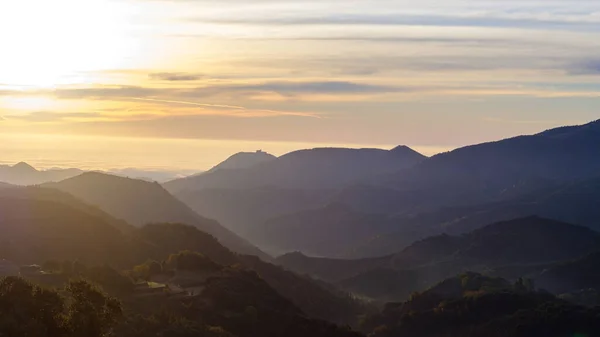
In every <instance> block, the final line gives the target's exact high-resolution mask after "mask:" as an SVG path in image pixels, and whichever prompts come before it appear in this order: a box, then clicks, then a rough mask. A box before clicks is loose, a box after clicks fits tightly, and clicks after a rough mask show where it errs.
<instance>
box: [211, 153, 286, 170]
mask: <svg viewBox="0 0 600 337" xmlns="http://www.w3.org/2000/svg"><path fill="white" fill-rule="evenodd" d="M274 159H277V157H275V156H274V155H272V154H269V153H267V152H264V151H262V150H257V151H256V152H239V153H236V154H234V155H232V156H231V157H229V158H227V159H226V160H225V161H223V162H221V163H220V164H219V165H217V166H215V167H213V168H212V169H210V171H208V172H215V171H218V170H239V169H246V168H250V167H253V166H256V165H259V164H262V163H265V162H268V161H271V160H274Z"/></svg>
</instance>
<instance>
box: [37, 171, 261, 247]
mask: <svg viewBox="0 0 600 337" xmlns="http://www.w3.org/2000/svg"><path fill="white" fill-rule="evenodd" d="M47 186H49V187H53V188H57V189H60V190H63V191H65V192H68V193H71V194H73V195H75V196H77V197H79V198H81V199H83V200H84V201H86V202H88V203H90V204H92V205H96V206H98V207H99V208H101V209H103V210H104V211H106V212H108V213H109V214H112V215H113V216H115V217H117V218H120V219H124V220H126V221H127V222H129V223H131V224H133V225H136V226H142V225H145V224H148V223H156V222H159V223H162V222H166V223H169V222H173V223H183V224H187V225H192V226H195V227H197V228H199V229H200V230H202V231H204V232H207V233H209V234H211V235H213V236H215V237H216V238H217V239H218V240H219V241H220V242H221V243H222V244H223V245H225V246H226V247H228V248H230V249H231V250H233V251H236V252H239V253H244V254H251V255H259V256H262V257H264V258H268V256H267V255H266V254H264V253H262V252H261V251H260V250H258V249H257V248H255V247H253V246H252V245H250V244H249V243H248V242H246V241H245V240H243V239H241V238H239V237H238V236H237V235H235V234H234V233H232V232H230V231H229V230H227V229H225V228H224V227H222V226H221V225H220V224H219V223H218V222H217V221H214V220H211V219H207V218H204V217H202V216H200V215H198V214H197V213H195V212H194V211H192V210H191V209H190V208H189V207H188V206H186V205H185V204H184V203H182V202H181V201H179V200H177V199H176V198H175V197H173V196H172V195H171V194H169V192H167V191H166V190H165V189H164V188H163V187H162V186H161V185H160V184H158V183H151V182H147V181H143V180H136V179H130V178H124V177H118V176H113V175H108V174H104V173H97V172H88V173H84V174H82V175H79V176H77V177H74V178H70V179H67V180H64V181H61V182H59V183H53V184H48V185H47Z"/></svg>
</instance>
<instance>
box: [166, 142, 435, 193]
mask: <svg viewBox="0 0 600 337" xmlns="http://www.w3.org/2000/svg"><path fill="white" fill-rule="evenodd" d="M403 152H405V153H399V152H398V151H397V152H392V151H387V150H380V149H346V148H315V149H306V150H299V151H294V152H291V153H288V154H286V155H283V156H281V157H279V158H276V159H272V160H269V161H266V162H264V163H262V164H260V165H255V166H252V167H249V168H246V169H240V170H217V171H213V172H209V173H206V174H202V175H198V176H193V177H188V178H185V179H178V180H174V181H171V182H168V183H166V184H164V186H165V187H166V188H167V189H168V190H169V191H171V192H172V193H175V194H177V193H180V192H182V191H185V190H201V189H206V188H227V189H242V188H257V187H265V186H277V187H282V188H302V189H320V188H332V187H340V186H343V185H345V184H349V183H353V182H355V181H357V180H360V179H361V178H364V177H367V176H370V175H374V174H381V173H392V172H395V171H398V170H401V169H405V168H408V167H411V166H413V165H415V164H417V163H419V162H421V161H422V160H424V159H425V158H426V157H425V156H423V155H421V154H418V153H416V152H414V151H403Z"/></svg>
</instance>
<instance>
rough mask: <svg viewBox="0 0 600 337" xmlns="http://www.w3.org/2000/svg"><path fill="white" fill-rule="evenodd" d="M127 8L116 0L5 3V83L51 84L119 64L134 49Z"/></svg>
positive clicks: (1, 73)
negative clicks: (81, 73)
mask: <svg viewBox="0 0 600 337" xmlns="http://www.w3.org/2000/svg"><path fill="white" fill-rule="evenodd" d="M126 9H127V8H126V7H124V5H122V4H121V3H119V2H118V1H113V0H85V1H82V0H55V1H48V0H18V1H1V2H0V41H2V53H1V54H0V83H2V84H4V85H13V86H34V87H51V86H54V85H58V84H70V83H77V82H78V81H81V75H80V74H78V72H86V71H88V72H89V71H97V70H102V69H110V68H116V67H118V66H119V62H120V59H122V58H125V57H127V55H128V54H129V53H130V52H131V50H132V48H135V45H134V43H133V39H131V38H128V36H130V34H129V32H128V31H127V30H128V27H127V24H128V23H127V20H126V19H127V10H126Z"/></svg>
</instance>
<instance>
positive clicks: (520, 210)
mask: <svg viewBox="0 0 600 337" xmlns="http://www.w3.org/2000/svg"><path fill="white" fill-rule="evenodd" d="M599 140H600V121H596V122H592V123H589V124H586V125H581V126H571V127H562V128H558V129H553V130H548V131H545V132H542V133H539V134H535V135H530V136H521V137H516V138H511V139H506V140H501V141H497V142H491V143H484V144H479V145H474V146H468V147H465V148H460V149H457V150H454V151H451V152H447V153H443V154H439V155H436V156H433V157H431V158H425V157H424V156H421V155H418V154H416V153H415V152H414V151H412V150H410V149H408V148H406V147H402V146H400V147H398V148H396V149H393V150H390V151H382V150H348V149H346V150H342V149H314V150H305V151H298V152H293V153H290V154H288V155H285V156H282V157H280V158H277V159H275V160H271V161H267V162H266V163H262V164H258V165H256V166H250V167H249V168H246V169H239V170H220V171H218V172H213V173H211V174H206V175H200V176H196V177H192V178H188V179H184V180H176V181H174V182H169V183H167V184H165V185H164V186H165V188H167V189H168V190H170V191H171V192H172V193H174V195H176V196H177V197H178V198H180V199H181V200H182V201H184V202H185V203H186V204H188V205H189V206H190V207H191V208H192V209H194V210H196V211H197V212H198V213H201V214H205V215H208V216H210V217H213V218H215V219H217V220H220V221H221V222H222V223H223V225H224V226H226V227H228V228H229V229H231V230H233V231H235V232H237V233H239V234H240V235H242V236H244V237H245V238H246V239H249V240H250V241H252V242H254V243H255V244H257V245H259V246H260V247H262V248H263V249H265V250H267V251H271V252H273V253H285V252H293V251H297V250H298V251H303V252H305V253H307V254H311V255H316V256H324V257H356V258H361V257H373V256H382V255H386V254H392V253H395V252H398V251H400V250H402V248H404V247H406V246H408V245H410V244H411V243H412V242H413V241H415V240H419V239H422V238H426V237H428V236H431V235H438V234H442V233H448V234H461V233H465V232H469V231H471V230H473V229H476V228H478V227H481V226H483V225H484V224H487V223H492V222H497V221H502V220H510V219H513V218H518V217H525V216H529V215H540V216H544V217H548V218H552V219H556V220H561V221H567V222H572V223H575V224H581V225H588V226H592V227H594V226H595V224H597V223H598V221H597V218H598V216H597V215H596V210H597V207H595V205H596V202H595V200H597V199H598V192H596V189H595V186H596V185H597V179H598V172H600V160H598V158H600V156H599V154H600V149H599V147H598V146H597V145H596V144H598V141H599ZM177 185H179V186H177ZM181 186H185V187H183V188H182V187H181ZM557 206H560V207H557ZM594 228H596V227H594ZM304 229H306V230H304ZM309 233H310V234H309ZM307 235H310V237H307ZM313 238H319V240H313Z"/></svg>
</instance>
